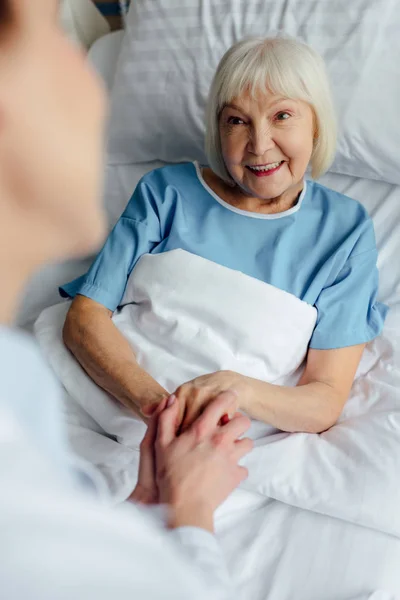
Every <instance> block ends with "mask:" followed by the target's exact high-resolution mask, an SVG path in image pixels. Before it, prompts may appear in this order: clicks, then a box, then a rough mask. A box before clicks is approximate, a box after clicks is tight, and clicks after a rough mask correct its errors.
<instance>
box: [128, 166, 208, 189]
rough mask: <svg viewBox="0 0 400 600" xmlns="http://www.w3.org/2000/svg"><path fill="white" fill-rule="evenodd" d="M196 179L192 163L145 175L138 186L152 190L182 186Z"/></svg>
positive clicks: (160, 168) (153, 171)
mask: <svg viewBox="0 0 400 600" xmlns="http://www.w3.org/2000/svg"><path fill="white" fill-rule="evenodd" d="M195 177H196V167H195V165H194V163H192V162H186V163H178V164H174V165H166V166H163V167H159V168H157V169H153V170H152V171H149V173H146V174H145V175H144V176H143V177H142V178H141V180H140V181H139V184H138V185H144V186H149V187H150V188H153V189H159V188H160V187H162V188H165V187H166V186H169V185H173V186H177V185H178V186H179V185H184V184H185V183H187V182H188V181H191V180H193V179H194V178H195Z"/></svg>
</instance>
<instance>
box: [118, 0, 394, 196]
mask: <svg viewBox="0 0 400 600" xmlns="http://www.w3.org/2000/svg"><path fill="white" fill-rule="evenodd" d="M278 31H280V32H283V33H287V34H290V35H291V36H295V37H297V38H300V39H302V40H304V41H305V42H307V43H309V44H310V45H311V46H313V47H314V48H315V49H316V50H317V51H319V52H320V53H321V54H322V56H323V57H324V58H325V60H326V63H327V65H328V70H329V73H330V76H331V81H332V87H333V91H334V96H335V101H336V106H337V109H338V113H339V125H340V137H339V147H338V152H337V158H336V161H335V164H334V169H333V170H334V171H336V172H339V173H343V174H348V175H353V176H357V177H365V178H374V179H380V180H384V181H388V182H392V183H397V184H400V148H399V146H400V118H399V107H400V71H399V65H400V59H399V57H400V35H399V31H400V10H399V8H398V0H135V2H133V3H132V5H131V9H130V12H129V15H128V31H127V33H126V35H125V39H124V42H123V46H122V51H121V55H120V60H119V65H118V69H117V73H116V78H115V84H114V91H113V101H112V119H111V129H110V146H109V152H110V162H111V163H114V164H122V163H132V162H142V161H150V160H155V159H160V160H164V161H169V162H179V161H184V160H192V159H197V160H199V161H200V162H203V163H204V162H206V158H205V154H204V150H203V147H204V108H205V104H206V99H207V95H208V90H209V86H210V83H211V80H212V77H213V75H214V72H215V69H216V67H217V64H218V62H219V60H220V58H221V56H222V55H223V54H224V52H225V51H226V50H227V49H228V48H229V47H230V46H231V45H232V44H233V43H234V42H236V41H238V40H240V39H242V38H243V37H249V36H260V35H262V36H267V35H271V34H272V35H273V34H276V33H277V32H278Z"/></svg>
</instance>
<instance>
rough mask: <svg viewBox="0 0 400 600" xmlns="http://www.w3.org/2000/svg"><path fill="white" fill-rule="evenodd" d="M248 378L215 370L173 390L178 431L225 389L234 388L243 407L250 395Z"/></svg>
mask: <svg viewBox="0 0 400 600" xmlns="http://www.w3.org/2000/svg"><path fill="white" fill-rule="evenodd" d="M250 381H251V380H250V379H249V378H247V377H245V376H244V375H240V374H239V373H235V372H233V371H217V372H216V373H210V374H209V375H203V376H201V377H196V379H192V381H188V382H187V383H184V384H183V385H181V386H180V387H179V388H178V389H177V390H176V392H175V396H176V397H177V399H178V405H179V411H178V412H179V416H178V421H179V424H180V431H185V430H186V429H187V428H188V427H190V425H191V424H192V423H194V422H195V421H196V419H197V418H198V417H199V416H200V415H201V413H202V412H203V410H204V409H205V407H206V406H208V404H209V403H210V402H211V401H212V400H213V399H214V398H216V396H218V394H220V393H222V392H224V391H225V390H235V391H236V392H237V394H238V398H240V405H237V408H243V407H244V406H245V404H246V401H247V397H248V396H249V395H250V392H251V390H250V386H251V383H250Z"/></svg>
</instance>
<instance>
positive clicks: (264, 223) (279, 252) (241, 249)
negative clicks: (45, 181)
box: [60, 163, 387, 349]
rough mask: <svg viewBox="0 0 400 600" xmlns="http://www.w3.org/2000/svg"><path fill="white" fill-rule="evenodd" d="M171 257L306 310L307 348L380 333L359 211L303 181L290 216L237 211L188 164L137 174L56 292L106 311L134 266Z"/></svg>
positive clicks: (369, 228)
mask: <svg viewBox="0 0 400 600" xmlns="http://www.w3.org/2000/svg"><path fill="white" fill-rule="evenodd" d="M177 248H181V249H183V250H186V251H187V252H191V253H193V254H196V255H198V256H201V257H203V258H206V259H208V260H211V261H214V262H215V263H218V264H220V265H223V266H225V267H228V268H230V269H234V270H237V271H241V272H242V273H245V274H246V275H249V276H251V277H255V278H256V279H259V280H261V281H264V282H266V283H269V284H271V285H273V286H275V287H277V288H280V289H282V290H285V291H286V292H289V293H290V294H293V295H294V296H296V297H297V298H299V299H300V300H303V301H304V302H307V303H308V304H310V305H312V306H315V308H316V309H317V312H318V318H317V323H316V326H315V329H314V332H313V335H312V338H311V340H310V347H311V348H315V349H331V348H341V347H345V346H352V345H356V344H361V343H364V342H368V341H370V340H372V339H373V338H375V337H376V336H377V335H379V333H380V332H381V330H382V327H383V323H384V320H385V316H386V312H387V307H386V306H385V305H383V304H381V303H379V302H377V300H376V296H377V292H378V279H379V276H378V269H377V266H376V261H377V249H376V242H375V234H374V228H373V224H372V221H371V219H370V217H369V216H368V213H367V211H366V210H365V208H364V207H363V206H362V205H361V204H360V203H359V202H357V201H355V200H352V199H351V198H349V197H347V196H344V195H343V194H340V193H338V192H335V191H333V190H330V189H328V188H326V187H324V186H322V185H320V184H318V183H316V182H313V181H307V182H306V184H305V186H304V189H303V192H302V194H301V196H300V198H299V200H298V202H297V204H296V205H295V206H294V207H293V208H291V209H290V210H287V211H285V212H282V213H278V214H268V215H266V214H259V213H254V212H247V211H244V210H241V209H237V208H235V207H233V206H231V205H230V204H227V203H226V202H224V201H223V200H222V199H221V198H219V197H218V196H217V195H216V194H215V193H214V192H213V190H211V189H210V188H209V186H208V185H207V184H206V182H205V181H204V179H203V177H202V175H201V170H200V168H199V166H198V164H197V163H185V164H179V165H173V166H167V167H163V168H161V169H156V170H154V171H152V172H151V173H148V174H147V175H145V176H144V177H143V178H142V179H141V181H140V182H139V184H138V185H137V187H136V190H135V192H134V193H133V195H132V197H131V199H130V201H129V203H128V205H127V207H126V209H125V211H124V213H123V215H122V216H121V218H120V220H119V221H118V223H117V224H116V226H115V227H114V229H113V231H112V232H111V234H110V235H109V237H108V239H107V241H106V243H105V245H104V247H103V249H102V250H101V252H100V253H99V255H98V256H97V258H96V259H95V261H94V263H93V265H92V267H91V268H90V270H89V271H88V273H87V274H86V275H84V276H82V277H79V278H78V279H76V280H74V281H72V282H71V283H69V284H67V285H65V286H63V287H62V288H61V289H60V293H61V294H62V295H63V296H66V297H68V296H69V297H74V296H75V295H76V294H82V295H84V296H87V297H89V298H92V299H93V300H95V301H97V302H99V303H101V304H103V305H104V306H105V307H107V308H108V309H110V310H111V311H114V310H115V309H116V308H117V307H118V306H119V305H120V303H121V300H122V297H123V295H124V291H125V287H126V284H127V280H128V277H129V275H130V273H131V272H132V270H133V269H134V267H135V264H136V263H137V261H138V260H139V258H140V257H141V256H142V255H144V254H147V253H150V254H159V253H161V252H168V251H170V250H175V249H177Z"/></svg>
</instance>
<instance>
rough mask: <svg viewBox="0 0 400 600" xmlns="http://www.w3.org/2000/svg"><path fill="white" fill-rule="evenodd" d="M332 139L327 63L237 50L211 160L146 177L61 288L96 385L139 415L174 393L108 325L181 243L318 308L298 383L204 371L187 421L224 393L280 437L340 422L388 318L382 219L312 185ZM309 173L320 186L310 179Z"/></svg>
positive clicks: (294, 46) (220, 96)
mask: <svg viewBox="0 0 400 600" xmlns="http://www.w3.org/2000/svg"><path fill="white" fill-rule="evenodd" d="M335 142H336V126H335V117H334V110H333V104H332V99H331V94H330V88H329V83H328V80H327V75H326V71H325V67H324V64H323V61H322V59H321V58H320V57H319V56H318V55H317V54H316V53H315V52H314V51H313V50H312V49H311V48H309V47H308V46H306V45H305V44H302V43H299V42H297V41H294V40H290V39H284V38H276V39H251V40H246V41H243V42H240V43H238V44H236V45H235V46H233V47H232V48H231V49H230V50H229V51H228V52H227V53H226V55H225V56H224V57H223V59H222V61H221V63H220V65H219V67H218V70H217V73H216V75H215V78H214V81H213V84H212V88H211V93H210V97H209V103H208V109H207V139H206V148H207V155H208V159H209V166H207V167H203V168H202V167H201V166H199V165H198V164H196V163H195V164H192V163H189V164H181V165H175V166H168V167H165V168H162V169H158V170H156V171H153V172H151V173H149V174H148V175H146V176H145V177H144V178H143V179H142V180H141V181H140V183H139V184H138V186H137V188H136V190H135V192H134V194H133V196H132V198H131V200H130V202H129V204H128V206H127V208H126V210H125V212H124V213H123V215H122V217H121V219H120V220H119V222H118V223H117V225H116V227H115V228H114V230H113V231H112V233H111V235H110V236H109V238H108V240H107V242H106V244H105V246H104V248H103V249H102V251H101V252H100V254H99V255H98V257H97V258H96V260H95V262H94V264H93V266H92V268H91V269H90V271H89V272H88V273H87V275H86V276H84V277H82V278H80V279H78V280H76V281H74V282H72V283H70V284H68V285H66V286H65V287H64V288H63V289H62V293H63V295H68V296H70V297H74V298H75V300H74V302H73V303H72V306H71V308H70V311H69V314H68V317H67V320H66V324H65V327H64V340H65V343H66V345H67V346H68V347H69V349H70V350H71V351H72V353H73V354H74V355H75V356H76V358H77V360H78V361H79V362H80V363H81V365H82V366H83V368H84V369H85V370H86V371H87V373H88V374H89V375H90V376H91V377H92V379H93V380H94V381H95V382H96V383H97V384H98V385H100V386H101V387H102V388H103V389H105V390H106V391H108V392H109V393H111V394H112V395H113V396H114V397H115V398H117V399H118V400H119V401H120V402H121V403H122V404H123V405H125V406H126V407H128V408H130V409H132V410H133V411H139V412H142V414H143V413H146V406H147V405H149V404H153V403H155V402H159V401H160V400H161V399H162V398H163V397H164V395H165V394H166V390H164V389H163V387H162V386H160V385H159V384H158V383H157V382H156V381H154V380H153V379H152V378H151V377H150V375H149V374H148V373H146V372H145V371H144V370H143V369H142V368H141V367H140V366H139V365H138V363H137V362H136V360H135V356H134V354H133V351H132V349H131V347H130V345H129V344H128V342H127V341H126V340H125V339H124V337H123V336H122V334H121V333H120V332H119V331H118V330H117V328H116V327H115V325H114V324H113V322H112V320H111V317H112V315H113V312H114V311H115V310H116V308H117V307H118V306H119V305H120V304H121V300H122V297H123V295H124V291H125V287H126V284H127V280H128V277H129V276H130V274H131V272H133V271H134V269H135V265H136V263H137V262H138V260H139V258H140V257H141V256H143V255H144V254H148V253H150V254H153V255H154V254H159V253H165V252H168V251H171V250H174V249H178V248H180V249H184V250H186V251H187V252H190V253H192V254H195V255H197V256H200V257H203V258H205V259H208V260H210V261H214V263H218V264H219V265H223V266H224V267H228V268H229V269H233V270H236V271H241V272H242V273H245V274H247V275H248V276H250V277H252V278H255V279H258V280H260V281H262V282H265V283H268V284H270V285H271V286H274V287H275V288H278V289H280V290H284V291H285V292H288V293H289V294H291V295H293V296H295V297H296V298H298V299H300V300H302V301H303V302H305V303H307V304H308V305H311V306H312V307H315V308H316V310H317V313H318V318H317V321H316V324H315V328H314V331H313V333H312V336H311V339H310V340H309V345H308V352H307V358H306V365H305V369H304V372H303V374H302V376H301V378H300V380H299V381H298V384H297V386H295V387H285V386H279V385H272V384H271V383H268V382H266V381H261V380H258V379H253V378H249V377H245V376H244V375H240V374H238V373H235V372H232V371H219V372H216V373H211V374H207V375H204V374H202V375H201V376H199V377H197V378H196V379H194V380H192V381H189V382H187V383H185V384H183V385H181V386H180V387H179V388H178V389H177V390H176V392H175V394H176V397H177V398H178V400H179V403H180V421H181V425H182V427H183V428H185V427H187V426H188V425H189V424H190V423H191V422H192V421H193V420H194V419H195V417H196V416H197V415H198V414H199V413H200V412H201V411H202V410H203V409H204V407H205V405H207V403H208V402H209V401H210V400H211V399H212V398H213V397H214V396H215V394H216V393H218V392H220V391H222V390H226V389H234V390H236V391H237V392H238V396H239V403H240V408H241V409H242V410H243V411H244V412H245V413H247V414H248V415H249V416H250V417H252V418H254V419H257V420H260V421H264V422H266V423H269V424H271V425H273V426H274V427H276V428H278V429H281V430H285V431H291V432H295V431H306V432H321V431H324V430H326V429H328V428H329V427H331V426H332V425H333V424H334V423H335V422H336V420H337V419H338V417H339V415H340V413H341V411H342V409H343V406H344V404H345V402H346V399H347V398H348V395H349V392H350V389H351V386H352V382H353V379H354V376H355V373H356V370H357V367H358V364H359V362H360V359H361V355H362V352H363V349H364V346H365V344H366V343H367V342H369V341H370V340H372V339H373V338H374V337H376V336H377V335H379V333H380V331H381V329H382V325H383V322H384V318H385V314H386V307H385V306H383V305H382V304H379V303H378V302H376V295H377V289H378V271H377V267H376V260H377V250H376V244H375V236H374V230H373V225H372V222H371V219H370V218H369V216H368V214H367V213H366V211H365V209H364V208H363V207H362V206H361V205H360V204H359V203H357V202H356V201H354V200H352V199H350V198H348V197H346V196H344V195H342V194H339V193H337V192H334V191H332V190H330V189H328V188H326V187H324V186H322V185H320V184H318V183H316V181H315V180H317V179H318V178H319V177H320V176H321V175H322V174H323V173H324V172H325V171H326V170H327V169H328V168H329V166H330V165H331V163H332V160H333V157H334V152H335ZM309 165H310V166H311V173H312V178H313V180H312V181H306V180H305V174H306V170H307V168H308V167H309ZM222 310H223V308H222ZM244 310H245V307H244ZM210 351H212V350H210Z"/></svg>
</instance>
